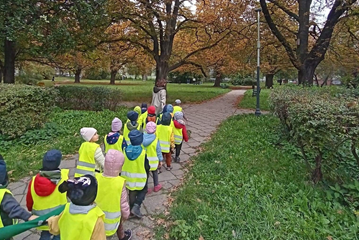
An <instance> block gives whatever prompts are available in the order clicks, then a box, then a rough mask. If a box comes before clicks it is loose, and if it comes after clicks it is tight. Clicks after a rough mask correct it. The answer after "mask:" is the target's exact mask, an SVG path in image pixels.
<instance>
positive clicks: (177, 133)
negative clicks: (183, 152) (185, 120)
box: [173, 127, 183, 144]
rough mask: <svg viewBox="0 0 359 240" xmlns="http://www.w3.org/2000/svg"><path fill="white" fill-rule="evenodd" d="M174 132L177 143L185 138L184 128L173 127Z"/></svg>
mask: <svg viewBox="0 0 359 240" xmlns="http://www.w3.org/2000/svg"><path fill="white" fill-rule="evenodd" d="M173 133H174V135H175V144H181V142H182V140H183V135H182V128H176V127H175V128H173Z"/></svg>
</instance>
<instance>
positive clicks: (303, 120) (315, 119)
mask: <svg viewBox="0 0 359 240" xmlns="http://www.w3.org/2000/svg"><path fill="white" fill-rule="evenodd" d="M357 94H358V92H357V91H356V92H355V90H348V89H344V88H335V87H334V88H333V87H326V88H299V87H283V88H278V89H275V90H273V91H272V93H271V96H270V102H271V108H272V110H273V112H274V113H275V115H277V116H278V117H279V119H280V121H281V123H282V126H283V129H284V130H285V132H286V134H287V138H288V140H289V142H290V143H291V144H292V146H294V147H295V149H296V150H295V151H298V152H299V153H300V155H301V156H302V157H303V158H304V160H305V162H306V163H307V166H308V168H309V169H311V171H312V179H313V181H314V182H318V181H321V180H322V179H323V174H324V173H325V174H327V175H328V178H330V179H337V178H341V179H342V180H343V178H345V176H347V177H349V179H350V178H353V177H354V176H355V175H356V174H358V165H359V158H358V148H359V105H358V95H357ZM353 166H354V167H353ZM322 169H324V171H322ZM352 169H354V171H352ZM358 190H359V189H358Z"/></svg>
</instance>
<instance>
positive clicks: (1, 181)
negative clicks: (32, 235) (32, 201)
mask: <svg viewBox="0 0 359 240" xmlns="http://www.w3.org/2000/svg"><path fill="white" fill-rule="evenodd" d="M8 185H9V178H8V175H7V171H6V163H5V161H4V159H3V157H2V156H1V155H0V228H2V227H6V226H9V225H13V224H14V220H15V219H22V220H24V221H31V220H34V219H35V218H36V217H37V216H35V215H31V213H29V212H28V211H26V210H25V209H23V208H22V207H21V206H20V204H19V203H18V202H17V201H16V199H15V198H14V197H13V196H12V193H11V192H10V190H8V189H7V186H8Z"/></svg>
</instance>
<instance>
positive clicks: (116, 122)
mask: <svg viewBox="0 0 359 240" xmlns="http://www.w3.org/2000/svg"><path fill="white" fill-rule="evenodd" d="M111 128H112V132H118V131H120V130H121V128H122V121H121V120H120V119H118V118H117V117H115V118H114V119H113V120H112V125H111Z"/></svg>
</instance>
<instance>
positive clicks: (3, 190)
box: [0, 188, 16, 228]
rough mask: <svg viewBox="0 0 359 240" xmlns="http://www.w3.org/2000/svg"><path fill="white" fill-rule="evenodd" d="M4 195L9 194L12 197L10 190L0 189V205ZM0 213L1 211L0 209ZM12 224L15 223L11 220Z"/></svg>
mask: <svg viewBox="0 0 359 240" xmlns="http://www.w3.org/2000/svg"><path fill="white" fill-rule="evenodd" d="M5 193H8V194H11V195H12V193H11V192H10V190H8V189H6V188H4V189H0V203H1V202H2V200H3V198H4V195H5ZM0 211H1V209H0ZM12 222H13V224H15V223H16V221H15V220H13V221H12ZM2 227H4V224H3V222H2V219H1V217H0V228H2Z"/></svg>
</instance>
